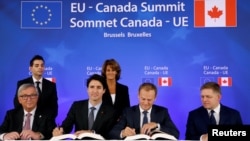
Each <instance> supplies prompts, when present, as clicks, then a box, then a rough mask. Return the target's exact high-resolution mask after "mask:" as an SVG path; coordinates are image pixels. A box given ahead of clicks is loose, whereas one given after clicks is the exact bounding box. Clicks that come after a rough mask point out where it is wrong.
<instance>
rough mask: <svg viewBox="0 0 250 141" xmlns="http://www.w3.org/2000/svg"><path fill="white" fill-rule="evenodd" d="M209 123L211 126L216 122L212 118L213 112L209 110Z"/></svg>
mask: <svg viewBox="0 0 250 141" xmlns="http://www.w3.org/2000/svg"><path fill="white" fill-rule="evenodd" d="M209 122H210V124H211V125H216V120H215V117H214V110H211V112H210V117H209Z"/></svg>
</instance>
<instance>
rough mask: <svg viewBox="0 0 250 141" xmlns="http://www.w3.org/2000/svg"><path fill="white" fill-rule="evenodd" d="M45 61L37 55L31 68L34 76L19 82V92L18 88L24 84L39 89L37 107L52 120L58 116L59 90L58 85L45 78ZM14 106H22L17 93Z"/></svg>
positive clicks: (31, 63) (31, 62) (31, 61)
mask: <svg viewBox="0 0 250 141" xmlns="http://www.w3.org/2000/svg"><path fill="white" fill-rule="evenodd" d="M44 65H45V61H44V59H43V57H42V56H40V55H35V56H34V57H33V58H32V59H31V60H30V67H29V70H30V71H31V72H32V76H30V77H28V78H25V79H23V80H19V81H18V82H17V90H18V88H19V87H20V86H21V85H22V84H24V83H32V84H34V85H35V86H36V87H37V88H38V87H39V89H40V90H38V94H39V100H38V103H37V106H38V107H39V109H41V110H42V111H44V112H46V113H47V115H49V116H51V117H52V118H56V117H57V114H58V103H57V102H58V97H57V90H56V84H55V83H54V82H51V81H49V80H47V79H45V78H43V73H44V68H45V66H44ZM14 106H15V108H20V107H21V105H20V103H19V102H18V94H17V91H16V94H15V97H14Z"/></svg>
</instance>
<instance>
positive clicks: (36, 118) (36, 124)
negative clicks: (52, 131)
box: [32, 110, 43, 131]
mask: <svg viewBox="0 0 250 141" xmlns="http://www.w3.org/2000/svg"><path fill="white" fill-rule="evenodd" d="M42 119H43V115H42V114H40V112H39V111H38V110H36V112H35V115H34V120H33V125H32V130H34V131H37V129H38V128H39V124H40V123H41V121H42Z"/></svg>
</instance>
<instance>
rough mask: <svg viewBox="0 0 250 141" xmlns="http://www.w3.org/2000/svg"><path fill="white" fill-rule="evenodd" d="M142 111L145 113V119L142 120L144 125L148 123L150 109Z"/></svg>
mask: <svg viewBox="0 0 250 141" xmlns="http://www.w3.org/2000/svg"><path fill="white" fill-rule="evenodd" d="M142 113H143V121H142V126H143V125H144V124H146V123H148V116H147V114H148V111H143V112H142Z"/></svg>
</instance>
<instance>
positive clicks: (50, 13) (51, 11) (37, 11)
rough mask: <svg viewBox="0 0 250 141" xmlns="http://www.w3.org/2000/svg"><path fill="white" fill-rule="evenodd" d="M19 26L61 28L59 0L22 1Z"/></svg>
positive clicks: (27, 27)
mask: <svg viewBox="0 0 250 141" xmlns="http://www.w3.org/2000/svg"><path fill="white" fill-rule="evenodd" d="M21 28H24V29H61V28H62V2H61V1H22V2H21Z"/></svg>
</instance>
